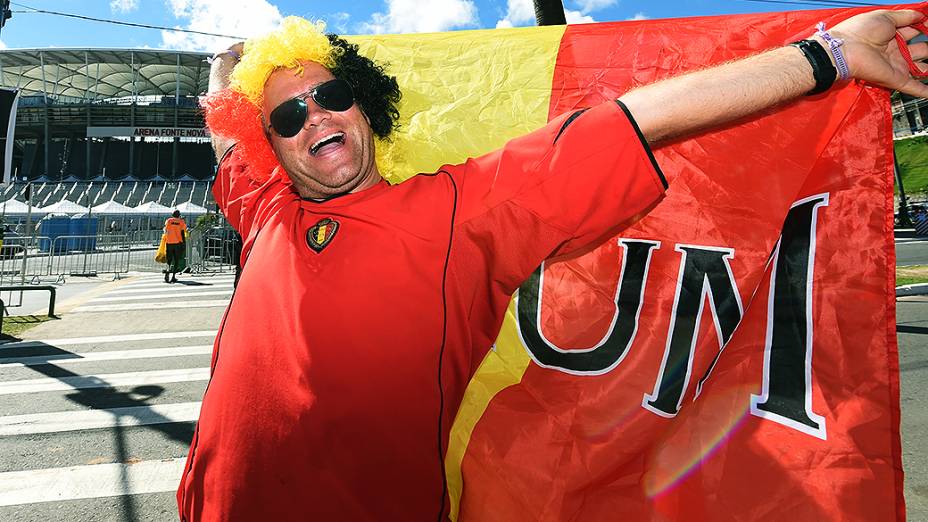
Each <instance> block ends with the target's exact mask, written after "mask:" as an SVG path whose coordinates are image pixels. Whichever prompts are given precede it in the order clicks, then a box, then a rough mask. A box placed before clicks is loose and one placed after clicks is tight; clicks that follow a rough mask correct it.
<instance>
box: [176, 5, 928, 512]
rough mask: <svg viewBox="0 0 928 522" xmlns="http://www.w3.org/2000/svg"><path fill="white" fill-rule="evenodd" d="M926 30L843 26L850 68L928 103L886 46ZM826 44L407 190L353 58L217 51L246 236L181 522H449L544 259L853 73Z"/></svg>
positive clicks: (858, 20)
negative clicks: (675, 150) (480, 419)
mask: <svg viewBox="0 0 928 522" xmlns="http://www.w3.org/2000/svg"><path fill="white" fill-rule="evenodd" d="M922 18H923V16H922V15H921V14H919V13H917V12H914V11H896V12H888V11H878V12H873V13H869V14H864V15H860V16H857V17H854V18H851V19H849V20H847V21H845V22H844V23H842V24H839V25H838V26H835V28H834V30H833V34H834V35H836V36H840V37H842V38H843V39H844V40H845V44H844V47H843V57H844V58H846V65H847V66H848V67H849V69H848V71H843V70H842V72H847V73H848V74H849V75H850V77H853V78H857V79H860V80H864V81H869V82H871V83H874V84H878V85H882V86H885V87H888V88H893V89H898V90H901V91H903V92H907V93H910V94H913V95H917V96H925V95H926V94H928V88H926V87H925V86H924V85H922V84H921V83H919V82H917V81H915V80H914V79H913V78H912V77H911V76H910V75H909V73H908V69H907V68H906V62H905V60H904V59H903V57H902V55H901V54H900V53H899V50H898V49H897V48H896V47H895V44H893V43H892V40H893V38H894V35H895V34H896V31H897V27H898V28H901V29H900V32H901V33H902V34H903V36H904V37H906V38H912V37H913V36H914V35H915V33H916V31H915V30H914V29H910V28H908V27H907V26H909V25H911V24H913V23H915V22H918V21H920V20H921V19H922ZM823 43H824V40H822V39H821V37H820V36H816V37H814V38H813V39H811V41H806V43H804V44H801V45H799V46H788V47H783V48H780V49H774V50H772V51H769V52H766V53H763V54H760V55H757V56H754V57H751V58H748V59H745V60H742V61H738V62H733V63H729V64H726V65H723V66H720V67H717V68H713V69H708V70H704V71H700V72H697V73H694V74H690V75H686V76H682V77H679V78H675V79H671V80H667V81H663V82H659V83H657V84H654V85H651V86H647V87H644V88H641V89H636V90H634V91H632V92H629V93H628V94H626V95H624V96H622V97H621V98H620V99H619V100H616V101H613V102H608V103H604V104H602V105H599V106H596V107H592V108H590V109H588V110H579V111H575V112H573V113H569V114H564V115H562V116H561V117H558V118H555V119H554V120H553V121H551V122H550V123H549V124H548V125H546V126H544V127H543V128H541V129H539V130H537V131H535V132H533V133H531V134H528V135H526V136H524V137H522V138H518V139H515V140H513V141H511V142H509V143H508V144H507V145H506V146H505V147H503V148H502V149H500V150H498V151H495V152H491V153H489V154H487V155H485V156H482V157H479V158H476V159H471V160H468V161H467V162H465V163H463V164H460V165H445V166H444V167H442V168H440V169H439V170H438V171H437V172H435V173H433V174H427V175H419V176H415V177H413V178H411V179H410V180H408V181H406V182H404V183H402V184H400V185H395V186H392V185H390V184H388V183H387V182H386V181H385V180H384V179H383V177H382V176H381V173H380V171H379V170H378V166H377V164H376V162H375V161H374V137H375V136H377V137H379V138H385V137H387V136H388V135H389V134H390V131H392V129H393V126H394V122H395V118H396V108H395V104H396V103H397V102H398V100H399V91H398V89H397V88H396V83H395V80H393V79H392V78H389V77H387V76H385V75H384V74H383V72H382V69H379V68H377V67H376V66H375V65H374V64H373V63H371V62H370V61H369V60H367V59H366V58H363V57H361V56H359V55H358V54H357V48H356V47H355V46H352V45H350V44H348V43H347V42H345V41H344V40H341V39H338V38H336V37H330V38H327V37H325V36H324V35H322V34H321V33H320V32H319V31H318V28H317V27H316V26H313V25H312V24H309V23H308V22H305V21H301V20H298V19H297V20H294V19H287V20H285V21H284V24H283V25H282V29H281V30H280V31H279V33H278V34H274V35H271V36H268V37H266V38H264V39H257V40H254V41H250V42H249V43H248V45H247V46H246V47H245V48H244V53H243V52H242V51H243V48H242V46H241V45H238V46H234V47H233V48H231V49H230V50H229V51H226V52H223V53H219V54H218V55H217V56H216V59H215V61H214V63H213V69H212V72H211V81H210V92H211V93H213V94H212V97H213V99H212V101H211V102H210V106H209V108H208V113H207V119H208V122H209V124H210V126H211V130H212V136H213V144H214V147H215V149H216V153H217V156H218V157H219V158H220V165H219V170H218V175H217V178H216V182H215V185H214V194H215V196H216V200H217V202H218V204H219V206H220V208H221V209H222V211H223V214H224V215H225V216H226V218H227V219H228V221H229V222H230V223H231V224H232V225H233V226H234V227H235V228H236V229H237V230H238V231H239V232H240V233H241V235H242V237H243V238H244V246H243V249H242V262H243V265H244V270H243V272H242V275H241V279H240V281H239V285H238V287H237V289H236V292H235V294H234V296H233V299H232V302H231V303H230V305H229V307H228V309H227V311H226V315H225V317H224V318H223V321H222V325H221V327H220V332H219V335H218V337H217V339H216V344H215V349H214V353H213V360H212V369H213V371H212V377H211V380H210V383H209V386H208V388H207V392H206V394H205V396H204V399H203V405H202V410H201V414H200V420H199V422H198V424H197V431H196V434H195V435H194V439H193V443H192V446H191V450H190V455H189V457H188V461H187V465H186V468H185V472H184V476H183V479H182V482H181V484H180V488H179V490H178V504H179V510H180V515H181V518H182V519H183V520H191V521H192V520H226V519H236V520H353V521H355V520H435V519H436V517H437V518H438V519H440V520H442V519H445V518H446V517H447V513H448V503H447V501H446V491H445V489H446V488H445V485H444V464H443V462H444V461H443V459H444V456H445V451H446V448H447V443H448V434H449V430H450V427H451V422H452V420H453V418H454V415H455V413H456V411H457V408H458V406H459V404H460V401H461V397H462V395H463V393H464V388H465V386H466V385H467V383H468V381H469V379H470V377H471V375H473V373H474V371H475V370H476V368H477V365H478V364H479V363H480V361H481V360H482V358H483V356H484V355H485V354H486V352H487V351H488V350H489V349H490V347H491V345H492V343H493V341H494V339H495V337H496V335H497V333H498V331H499V328H500V325H501V323H502V320H503V314H504V313H505V310H506V307H507V304H508V302H509V299H510V297H511V295H512V294H513V292H514V291H515V290H516V289H517V288H518V286H519V285H520V284H521V283H522V281H523V280H525V279H526V277H527V276H528V275H529V274H530V273H531V272H532V271H533V270H534V269H535V268H536V267H537V266H538V265H539V264H540V263H541V261H542V260H544V259H546V258H549V257H551V256H555V255H563V254H568V253H570V252H573V251H576V250H578V249H582V248H584V247H585V246H587V245H590V244H591V243H593V242H595V240H596V239H597V238H599V237H601V236H603V234H605V233H607V232H609V231H611V230H614V229H616V227H621V226H623V225H627V224H628V223H629V222H632V221H634V220H635V219H636V218H637V217H638V216H640V215H642V214H644V213H646V212H647V211H648V210H649V209H650V208H651V207H652V206H653V205H654V204H655V203H656V202H657V201H659V200H660V198H661V197H662V195H663V191H664V189H665V188H666V182H665V180H664V177H663V175H662V173H661V171H660V168H659V167H658V165H657V164H656V163H655V161H654V159H653V156H652V155H651V152H650V150H649V148H648V147H649V145H648V144H649V143H654V142H658V141H661V140H665V139H668V138H673V137H678V136H681V135H683V134H686V133H692V132H695V131H698V130H702V129H705V128H707V127H709V126H713V125H719V124H722V123H725V122H727V121H730V120H734V119H737V118H740V117H743V116H746V115H748V114H751V113H754V112H756V111H759V110H763V109H766V108H768V107H771V106H774V105H776V104H779V103H782V102H784V101H787V100H790V99H793V98H796V97H798V96H801V95H803V94H805V93H808V92H810V91H818V92H820V91H822V90H825V89H827V88H829V87H830V86H831V84H832V83H834V81H835V78H836V76H838V69H840V68H842V67H843V66H842V65H841V64H840V63H838V65H837V66H836V64H835V63H836V62H835V61H833V60H834V59H835V53H834V52H832V53H829V51H827V50H826V48H825V47H824V46H822V44H823ZM909 47H910V52H911V54H912V56H913V58H914V59H915V60H921V59H923V58H925V57H926V56H928V46H926V45H925V44H914V45H911V46H909ZM284 48H286V49H284ZM282 49H284V50H283V51H281V50H282ZM275 53H276V54H275ZM281 54H282V55H285V56H284V57H283V58H280V59H278V58H279V57H278V58H275V56H277V55H281ZM275 60H277V61H275ZM838 62H841V60H838ZM230 74H231V75H232V78H231V91H230V90H228V89H229V87H230ZM255 77H257V80H255V79H254V78H255ZM249 78H251V79H249ZM249 111H251V112H249ZM233 114H234V115H238V116H237V117H236V118H230V115H233ZM632 115H634V118H633V116H632ZM252 123H253V124H254V125H253V126H254V127H255V128H253V129H251V130H248V127H249V125H251V124H252Z"/></svg>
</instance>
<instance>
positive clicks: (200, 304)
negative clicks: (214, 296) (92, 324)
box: [72, 299, 229, 312]
mask: <svg viewBox="0 0 928 522" xmlns="http://www.w3.org/2000/svg"><path fill="white" fill-rule="evenodd" d="M228 304H229V300H228V299H219V300H209V301H207V300H205V299H204V300H202V301H186V302H181V303H172V302H167V303H165V302H161V301H159V302H155V303H141V304H121V305H89V306H79V307H77V308H75V309H74V310H72V311H73V312H123V311H127V310H165V309H169V308H170V309H175V308H215V307H225V306H226V305H228Z"/></svg>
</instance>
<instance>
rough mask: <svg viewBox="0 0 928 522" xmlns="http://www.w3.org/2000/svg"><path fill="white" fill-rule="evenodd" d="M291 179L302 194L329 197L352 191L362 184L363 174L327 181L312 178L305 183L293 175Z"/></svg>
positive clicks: (320, 197) (316, 197) (312, 197)
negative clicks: (342, 179)
mask: <svg viewBox="0 0 928 522" xmlns="http://www.w3.org/2000/svg"><path fill="white" fill-rule="evenodd" d="M290 179H291V181H293V184H294V186H296V189H297V192H299V193H300V196H301V197H304V198H310V199H329V198H333V197H335V196H341V195H342V194H347V193H349V192H352V191H353V190H354V189H356V188H357V187H358V186H359V185H360V184H361V176H354V177H350V178H348V179H345V180H344V181H341V180H336V179H332V180H326V182H325V183H322V182H320V181H319V180H316V179H310V180H309V181H306V182H305V183H304V182H302V180H296V179H293V177H292V176H291V178H290Z"/></svg>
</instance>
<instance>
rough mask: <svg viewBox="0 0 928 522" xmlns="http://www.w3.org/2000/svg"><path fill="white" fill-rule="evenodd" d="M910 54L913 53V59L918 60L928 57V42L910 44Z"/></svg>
mask: <svg viewBox="0 0 928 522" xmlns="http://www.w3.org/2000/svg"><path fill="white" fill-rule="evenodd" d="M909 54H911V55H912V60H913V61H916V62H917V61H919V60H924V59H925V58H928V42H918V43H914V44H910V45H909Z"/></svg>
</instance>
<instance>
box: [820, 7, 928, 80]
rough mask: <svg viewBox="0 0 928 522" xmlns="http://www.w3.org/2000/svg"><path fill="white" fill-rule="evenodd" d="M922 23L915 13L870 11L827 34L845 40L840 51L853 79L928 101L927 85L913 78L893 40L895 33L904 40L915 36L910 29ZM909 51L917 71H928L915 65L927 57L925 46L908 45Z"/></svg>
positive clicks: (923, 44) (919, 44) (927, 52)
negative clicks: (842, 52)
mask: <svg viewBox="0 0 928 522" xmlns="http://www.w3.org/2000/svg"><path fill="white" fill-rule="evenodd" d="M923 20H925V15H923V14H922V13H920V12H918V11H911V10H905V11H887V10H879V11H871V12H869V13H864V14H860V15H857V16H854V17H852V18H849V19H847V20H845V21H843V22H841V23H840V24H838V25H836V26H835V27H834V29H832V30H831V31H830V33H831V34H832V36H834V37H835V38H841V39H842V40H844V46H843V47H842V51H844V56H845V58H846V59H847V64H848V69H850V72H851V76H853V77H854V78H856V79H858V80H863V81H865V82H868V83H872V84H874V85H879V86H880V87H885V88H887V89H893V90H897V91H900V92H904V93H905V94H909V95H912V96H918V97H920V98H928V86H926V85H925V84H923V83H922V82H920V81H918V80H917V79H915V78H912V75H911V74H910V72H909V65H908V62H907V61H906V60H905V58H904V57H903V55H902V53H901V52H900V51H899V45H898V44H897V43H896V39H895V37H896V32H897V31H898V32H899V34H900V35H902V37H903V38H904V39H905V40H906V41H909V40H911V39H912V38H915V37H916V36H918V34H919V32H918V30H917V29H914V28H912V27H910V26H911V25H912V24H915V23H918V22H921V21H923ZM825 48H826V49H827V48H828V46H827V45H825ZM908 48H909V53H910V54H911V55H912V59H913V60H915V61H916V64H917V65H918V67H919V69H920V70H921V71H926V70H928V68H926V67H925V65H924V64H921V63H918V62H919V61H920V60H924V59H925V58H928V43H926V42H919V43H914V44H909V46H908Z"/></svg>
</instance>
